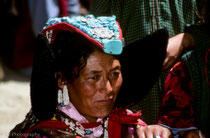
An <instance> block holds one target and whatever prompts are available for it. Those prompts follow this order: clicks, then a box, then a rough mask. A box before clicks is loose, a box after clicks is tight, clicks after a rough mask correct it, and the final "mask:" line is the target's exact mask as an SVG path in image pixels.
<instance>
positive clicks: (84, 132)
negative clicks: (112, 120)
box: [56, 113, 109, 138]
mask: <svg viewBox="0 0 210 138" xmlns="http://www.w3.org/2000/svg"><path fill="white" fill-rule="evenodd" d="M65 116H66V115H65V114H64V115H63V113H61V114H56V118H59V120H61V121H63V122H64V123H65V124H66V125H67V126H68V128H69V129H66V131H62V132H61V133H65V134H68V135H74V136H81V137H84V136H90V135H91V134H92V133H93V131H92V130H90V128H95V127H98V126H100V125H101V126H102V127H103V137H104V138H108V137H109V136H108V122H109V117H107V118H105V119H103V120H102V121H100V122H94V123H79V122H77V121H75V120H73V119H71V118H69V117H65Z"/></svg>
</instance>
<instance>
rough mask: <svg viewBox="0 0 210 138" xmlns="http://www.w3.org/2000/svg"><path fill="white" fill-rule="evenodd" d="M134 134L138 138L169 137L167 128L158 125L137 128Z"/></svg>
mask: <svg viewBox="0 0 210 138" xmlns="http://www.w3.org/2000/svg"><path fill="white" fill-rule="evenodd" d="M136 133H137V136H138V137H139V138H168V137H169V136H170V135H171V133H170V131H169V130H168V129H167V128H164V127H161V126H159V125H149V126H144V127H139V128H137V130H136Z"/></svg>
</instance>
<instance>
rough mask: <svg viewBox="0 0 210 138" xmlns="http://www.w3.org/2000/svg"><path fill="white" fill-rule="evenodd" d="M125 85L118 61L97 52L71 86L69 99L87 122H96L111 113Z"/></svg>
mask: <svg viewBox="0 0 210 138" xmlns="http://www.w3.org/2000/svg"><path fill="white" fill-rule="evenodd" d="M121 85H122V74H121V66H120V62H119V60H118V59H115V58H114V56H112V55H107V54H104V53H102V52H98V51H96V52H94V53H93V54H91V56H90V57H89V58H88V60H87V65H86V67H85V68H83V69H82V70H81V72H80V76H79V77H78V78H76V79H75V80H74V81H73V82H72V83H68V85H67V87H68V89H69V95H70V100H71V102H72V103H73V104H74V106H75V107H76V108H77V110H78V111H79V112H80V114H81V115H83V116H84V117H85V118H86V119H87V120H89V121H90V122H94V121H96V119H97V118H99V117H106V116H108V115H109V114H110V112H111V110H112V107H113V105H114V103H115V100H116V97H117V94H118V92H119V89H120V87H121Z"/></svg>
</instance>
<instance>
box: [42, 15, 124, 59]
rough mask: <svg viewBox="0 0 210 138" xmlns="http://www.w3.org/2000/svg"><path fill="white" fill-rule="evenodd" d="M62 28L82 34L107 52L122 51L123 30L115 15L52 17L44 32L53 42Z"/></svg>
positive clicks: (50, 41)
mask: <svg viewBox="0 0 210 138" xmlns="http://www.w3.org/2000/svg"><path fill="white" fill-rule="evenodd" d="M62 30H63V31H70V32H76V33H79V34H81V35H82V36H84V37H85V38H87V39H88V40H90V41H91V42H92V43H93V44H95V45H96V46H98V47H99V48H101V49H102V50H103V51H104V52H105V53H107V54H113V55H119V54H121V53H122V50H123V43H122V31H121V28H120V26H119V24H118V22H117V21H116V17H115V16H110V17H105V16H102V17H97V18H95V17H94V16H93V15H87V16H74V17H61V18H50V19H49V20H48V21H47V23H46V25H45V27H44V28H43V31H42V33H43V34H44V35H45V36H46V37H47V39H48V41H49V43H50V44H51V43H53V40H54V38H55V36H56V34H57V32H58V31H62Z"/></svg>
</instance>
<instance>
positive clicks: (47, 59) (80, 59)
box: [31, 31, 101, 120]
mask: <svg viewBox="0 0 210 138" xmlns="http://www.w3.org/2000/svg"><path fill="white" fill-rule="evenodd" d="M95 50H99V51H100V50H101V49H99V48H98V47H97V46H95V45H93V43H91V42H90V41H89V40H88V39H86V38H84V37H83V36H82V35H79V34H77V33H72V32H68V31H60V32H58V33H57V35H56V38H55V40H54V42H53V44H51V45H49V44H48V40H47V39H46V37H45V36H43V35H39V36H38V37H37V41H36V49H35V56H34V63H33V69H32V77H31V104H32V111H33V113H34V115H35V116H36V117H37V118H38V119H39V120H47V119H50V118H51V117H53V114H54V113H55V111H56V106H57V91H58V84H57V77H56V74H57V72H61V73H62V74H63V75H64V76H65V77H66V79H68V81H73V80H74V79H75V78H76V77H78V76H79V72H80V70H81V69H82V68H84V67H85V66H86V62H87V59H88V57H89V56H90V54H91V53H93V52H94V51H95ZM75 67H78V73H77V74H74V73H73V70H74V68H75Z"/></svg>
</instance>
